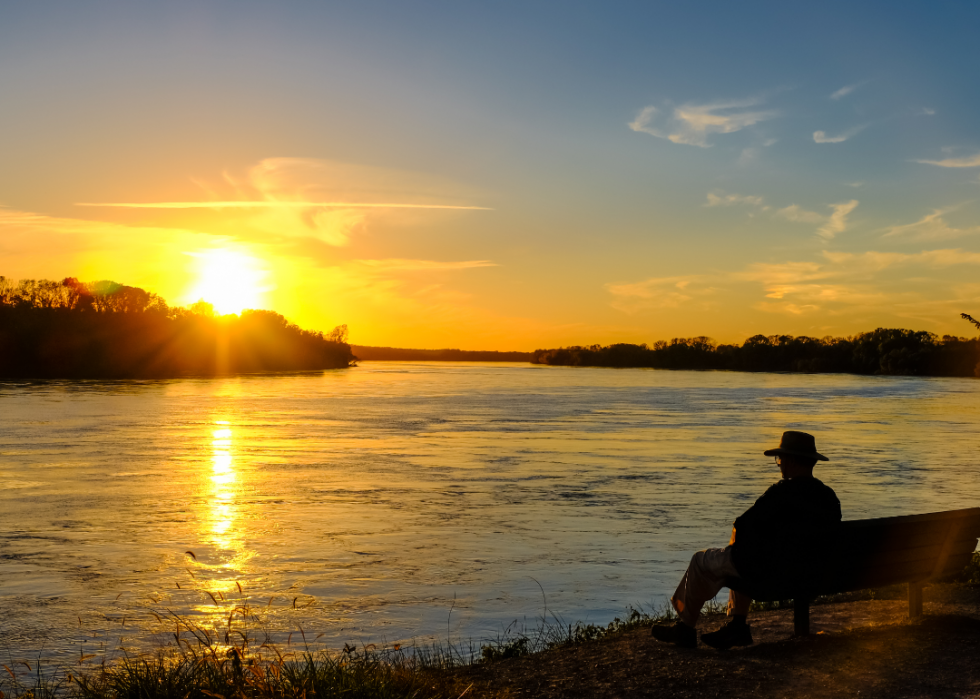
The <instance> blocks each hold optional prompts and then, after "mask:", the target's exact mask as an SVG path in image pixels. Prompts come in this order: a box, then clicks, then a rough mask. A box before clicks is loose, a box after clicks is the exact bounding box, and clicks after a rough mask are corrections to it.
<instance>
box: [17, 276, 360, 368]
mask: <svg viewBox="0 0 980 699" xmlns="http://www.w3.org/2000/svg"><path fill="white" fill-rule="evenodd" d="M343 327H345V326H343ZM340 337H343V338H346V329H345V331H344V332H343V333H338V331H337V330H335V331H334V333H333V334H332V335H331V337H328V338H325V337H324V336H323V334H322V333H319V332H310V331H307V330H302V329H301V328H299V327H298V326H296V325H293V324H290V323H289V322H288V321H287V320H286V319H285V318H284V317H283V316H281V315H279V314H278V313H274V312H272V311H244V312H242V314H241V317H239V316H235V315H228V316H218V315H216V314H215V313H214V309H213V307H212V306H211V304H208V303H206V302H204V301H199V302H198V303H196V304H193V305H192V306H191V307H190V308H180V307H176V308H171V307H169V306H168V305H167V304H166V302H165V301H164V300H163V299H162V298H160V297H159V296H157V295H156V294H153V293H149V292H147V291H145V290H144V289H140V288H138V287H131V286H125V285H122V284H117V283H115V282H111V281H101V282H95V283H92V284H84V283H82V282H79V281H78V279H76V278H74V277H68V278H65V279H64V280H62V281H61V282H52V281H47V280H34V279H25V280H22V281H21V282H20V283H19V284H17V285H16V286H15V285H13V283H12V282H11V281H10V280H8V279H7V278H5V277H0V376H2V377H8V378H9V377H37V378H43V377H66V378H110V377H111V378H126V377H142V376H148V377H149V376H151V377H166V376H180V375H185V374H197V375H211V374H216V373H226V372H242V371H288V370H297V369H302V370H310V369H327V368H337V367H346V366H350V364H351V363H352V362H353V361H354V359H355V357H354V355H353V354H352V352H351V349H350V345H348V344H347V343H346V342H341V341H339V340H338V338H340Z"/></svg>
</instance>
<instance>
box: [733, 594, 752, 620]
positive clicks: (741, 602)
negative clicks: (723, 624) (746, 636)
mask: <svg viewBox="0 0 980 699" xmlns="http://www.w3.org/2000/svg"><path fill="white" fill-rule="evenodd" d="M751 605H752V598H751V597H749V596H748V595H746V594H745V593H742V592H739V591H738V590H729V591H728V616H730V617H735V618H738V617H742V619H743V620H744V619H745V617H747V616H748V615H749V607H750V606H751Z"/></svg>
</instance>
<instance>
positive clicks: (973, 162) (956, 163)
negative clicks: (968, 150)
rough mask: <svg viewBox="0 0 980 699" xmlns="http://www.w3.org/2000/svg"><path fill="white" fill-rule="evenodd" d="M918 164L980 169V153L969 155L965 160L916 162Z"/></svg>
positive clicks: (948, 159)
mask: <svg viewBox="0 0 980 699" xmlns="http://www.w3.org/2000/svg"><path fill="white" fill-rule="evenodd" d="M913 162H916V163H923V164H924V165H938V166H939V167H980V153H977V154H976V155H968V156H966V157H965V158H946V159H945V160H914V161H913Z"/></svg>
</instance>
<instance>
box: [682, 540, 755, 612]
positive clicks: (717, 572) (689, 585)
mask: <svg viewBox="0 0 980 699" xmlns="http://www.w3.org/2000/svg"><path fill="white" fill-rule="evenodd" d="M737 575H738V571H737V570H735V566H734V565H733V564H732V552H731V547H730V546H727V547H725V548H723V549H705V550H704V551H698V552H697V553H696V554H694V556H692V557H691V563H690V565H688V567H687V571H685V573H684V577H683V578H681V582H680V584H679V585H678V586H677V590H676V591H675V592H674V596H673V597H671V598H670V604H671V605H672V606H673V607H674V609H675V610H676V611H677V616H678V618H679V619H680V620H681V621H682V622H684V623H685V624H687V625H688V626H690V627H691V628H693V627H694V626H696V625H697V623H698V617H699V616H701V607H702V606H703V605H704V603H705V602H707V601H708V600H709V599H711V598H713V597H714V596H715V595H717V594H718V592H719V591H720V590H721V588H722V587H724V583H725V578H729V577H736V576H737ZM740 597H745V595H740ZM749 602H751V600H749ZM744 607H745V612H746V613H747V612H748V603H745V604H744ZM739 609H741V607H740V608H739Z"/></svg>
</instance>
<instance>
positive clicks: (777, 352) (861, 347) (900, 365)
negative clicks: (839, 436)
mask: <svg viewBox="0 0 980 699" xmlns="http://www.w3.org/2000/svg"><path fill="white" fill-rule="evenodd" d="M963 317H964V318H965V319H967V320H969V321H970V322H972V323H974V324H977V327H978V328H980V323H977V321H975V320H973V318H970V317H969V316H967V315H966V314H963ZM532 354H533V356H532V359H531V362H532V363H534V364H551V365H560V366H597V367H624V368H625V367H649V368H654V369H722V370H729V371H785V372H806V373H850V374H887V375H892V376H980V337H977V338H974V339H968V338H965V337H954V336H952V335H944V336H943V337H941V338H940V337H938V336H937V335H934V334H933V333H930V332H924V331H914V330H901V329H892V328H878V329H877V330H874V331H872V332H866V333H859V334H857V335H854V336H852V337H824V338H820V339H818V338H814V337H806V336H800V337H793V336H792V335H755V336H753V337H750V338H749V339H747V340H746V341H745V342H743V343H742V344H740V345H739V344H731V345H727V344H717V343H715V342H714V341H713V340H712V339H711V338H709V337H704V336H700V337H688V338H674V339H672V340H670V341H669V342H667V341H663V340H661V341H659V342H655V343H654V344H653V345H652V346H648V345H646V344H641V345H633V344H625V343H620V344H614V345H608V346H600V345H591V346H589V347H579V346H576V347H562V348H559V349H540V350H535V351H534V352H533V353H532Z"/></svg>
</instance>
